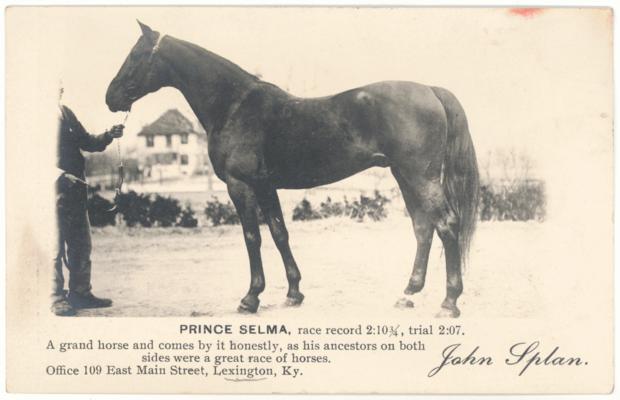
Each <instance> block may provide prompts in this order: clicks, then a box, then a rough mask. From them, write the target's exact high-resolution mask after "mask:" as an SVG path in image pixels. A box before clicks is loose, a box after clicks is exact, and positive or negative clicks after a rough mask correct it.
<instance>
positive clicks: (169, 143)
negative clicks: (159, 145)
mask: <svg viewBox="0 0 620 400" xmlns="http://www.w3.org/2000/svg"><path fill="white" fill-rule="evenodd" d="M166 147H172V135H166Z"/></svg>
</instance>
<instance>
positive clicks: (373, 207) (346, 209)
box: [293, 190, 390, 222]
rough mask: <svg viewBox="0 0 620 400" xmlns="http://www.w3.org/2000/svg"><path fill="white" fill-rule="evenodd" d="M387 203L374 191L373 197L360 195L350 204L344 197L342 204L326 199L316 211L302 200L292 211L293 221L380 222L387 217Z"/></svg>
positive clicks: (329, 198) (387, 200)
mask: <svg viewBox="0 0 620 400" xmlns="http://www.w3.org/2000/svg"><path fill="white" fill-rule="evenodd" d="M389 202H390V199H388V198H387V197H385V196H384V195H382V194H381V193H379V191H376V190H375V193H374V196H373V197H368V196H364V195H360V197H359V199H355V200H353V201H351V202H350V201H349V200H348V199H347V198H346V196H345V198H344V200H343V201H342V202H340V201H332V199H331V197H327V199H326V200H325V201H324V202H322V203H321V204H320V206H319V208H318V209H314V208H313V207H312V204H311V203H310V202H309V201H308V200H307V199H303V200H302V201H301V202H300V203H299V204H297V206H295V208H294V209H293V221H309V220H313V219H322V218H330V217H349V218H351V219H354V220H356V221H359V222H362V221H364V219H366V218H368V219H370V220H372V221H381V220H382V219H384V218H385V217H387V209H386V208H385V206H386V205H387V204H388V203H389Z"/></svg>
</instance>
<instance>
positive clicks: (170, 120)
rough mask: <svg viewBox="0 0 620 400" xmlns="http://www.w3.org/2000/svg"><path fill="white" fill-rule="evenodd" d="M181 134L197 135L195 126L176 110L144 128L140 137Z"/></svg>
mask: <svg viewBox="0 0 620 400" xmlns="http://www.w3.org/2000/svg"><path fill="white" fill-rule="evenodd" d="M181 133H193V134H197V133H199V132H196V130H195V129H194V125H193V124H192V123H191V121H190V120H189V119H187V118H186V117H185V116H184V115H183V114H181V112H180V111H179V110H177V109H176V108H174V109H171V110H168V111H166V112H165V113H163V114H162V115H161V116H160V117H159V118H157V119H156V120H155V121H154V122H152V123H150V124H148V125H145V126H144V127H142V130H141V131H140V132H139V133H138V136H150V135H174V134H181Z"/></svg>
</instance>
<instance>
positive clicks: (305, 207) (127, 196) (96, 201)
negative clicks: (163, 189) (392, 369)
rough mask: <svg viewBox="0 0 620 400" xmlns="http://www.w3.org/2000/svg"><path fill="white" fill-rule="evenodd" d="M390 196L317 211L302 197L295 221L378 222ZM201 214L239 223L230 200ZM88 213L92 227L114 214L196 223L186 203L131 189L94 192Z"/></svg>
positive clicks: (216, 221) (131, 220)
mask: <svg viewBox="0 0 620 400" xmlns="http://www.w3.org/2000/svg"><path fill="white" fill-rule="evenodd" d="M388 202H389V199H388V198H387V197H385V196H383V195H381V194H380V193H379V192H375V194H374V197H367V196H364V195H361V196H360V197H359V199H355V200H353V201H351V202H350V201H348V200H347V198H346V197H345V199H344V202H338V201H336V202H334V201H332V199H331V198H329V197H328V198H327V200H326V201H325V202H323V203H321V205H320V208H319V209H318V210H314V209H313V208H312V205H311V204H310V202H309V201H308V200H306V199H303V200H302V201H301V202H300V203H299V204H298V205H297V206H295V208H294V209H293V220H294V221H309V220H314V219H320V218H329V217H339V216H346V217H350V218H352V219H355V220H357V221H360V222H361V221H364V219H366V218H368V219H370V220H372V221H380V220H382V219H384V218H385V217H386V216H387V210H386V208H385V205H386V204H387V203H388ZM204 214H205V217H206V219H207V220H208V222H209V224H210V225H212V226H218V225H236V224H239V223H240V220H239V216H238V215H237V211H236V210H235V207H234V206H233V204H232V203H231V202H230V201H227V202H226V203H223V202H221V201H220V200H219V199H218V198H217V197H213V199H212V200H210V201H207V204H206V207H205V209H204ZM88 215H89V219H90V223H91V225H92V226H106V225H115V224H116V221H117V218H116V216H117V215H120V218H121V219H122V220H123V221H124V222H125V224H126V225H127V226H130V227H133V226H142V227H153V226H159V227H171V226H178V227H183V228H194V227H196V226H198V219H197V218H196V216H195V211H194V210H193V209H192V207H191V206H190V205H189V204H187V205H185V206H184V207H181V205H180V204H179V201H178V200H177V199H174V198H172V197H169V196H167V197H163V196H160V195H157V194H156V195H149V194H140V193H136V192H134V191H129V192H127V193H121V194H120V195H119V196H118V198H117V199H116V209H114V203H113V202H111V201H109V200H107V199H105V198H103V197H101V196H100V195H99V194H97V193H96V192H94V193H93V194H92V195H91V196H90V197H89V200H88ZM257 218H258V221H259V223H261V224H263V223H265V218H264V217H263V215H262V212H260V210H259V209H257Z"/></svg>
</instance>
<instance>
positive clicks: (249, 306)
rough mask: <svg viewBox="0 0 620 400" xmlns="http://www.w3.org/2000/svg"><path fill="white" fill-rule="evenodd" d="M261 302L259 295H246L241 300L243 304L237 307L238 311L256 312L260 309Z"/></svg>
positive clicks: (244, 312)
mask: <svg viewBox="0 0 620 400" xmlns="http://www.w3.org/2000/svg"><path fill="white" fill-rule="evenodd" d="M259 304H260V300H258V297H250V298H248V297H245V298H244V299H243V300H241V304H239V307H237V311H239V312H240V313H241V314H254V313H255V312H256V311H257V310H258V305H259Z"/></svg>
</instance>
